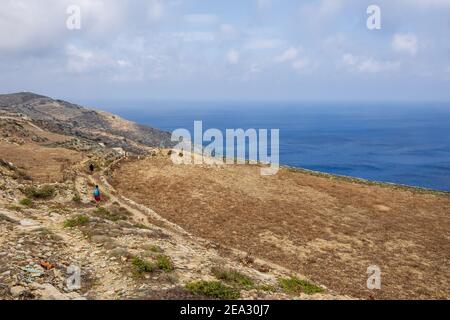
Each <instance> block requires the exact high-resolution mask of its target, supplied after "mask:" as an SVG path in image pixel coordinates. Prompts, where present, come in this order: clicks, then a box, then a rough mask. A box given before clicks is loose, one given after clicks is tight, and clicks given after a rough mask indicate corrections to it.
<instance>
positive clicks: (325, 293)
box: [0, 94, 349, 300]
mask: <svg viewBox="0 0 450 320" xmlns="http://www.w3.org/2000/svg"><path fill="white" fill-rule="evenodd" d="M1 101H2V105H3V106H2V107H1V110H2V113H1V114H0V233H1V234H2V236H1V237H0V299H6V300H8V299H15V300H17V299H18V300H22V299H71V300H73V299H238V298H242V299H342V298H349V297H346V296H342V295H339V294H338V293H337V292H335V291H332V290H328V289H326V288H324V287H322V286H320V284H313V283H312V282H309V280H307V279H305V278H304V277H303V276H302V275H301V274H296V273H293V272H292V271H291V270H289V269H286V268H284V267H281V266H279V265H277V264H274V263H272V262H269V261H265V260H264V259H261V258H259V257H256V256H251V255H249V254H248V253H247V252H246V251H245V250H237V249H234V248H232V247H230V248H227V250H226V252H225V251H223V249H224V248H225V247H224V246H222V245H221V244H218V243H216V242H213V241H209V240H207V239H203V238H200V237H197V236H196V235H194V234H191V233H188V232H186V231H185V230H184V229H183V228H181V227H180V226H178V225H176V224H174V223H172V222H170V221H168V220H167V219H165V218H164V217H162V216H161V215H160V214H159V213H157V212H155V211H153V209H152V208H151V207H147V206H145V205H144V204H140V203H136V202H135V201H133V200H131V199H128V198H126V197H125V196H124V195H122V194H121V193H119V192H117V191H116V190H115V188H114V187H112V186H111V185H110V184H109V183H108V177H109V176H110V174H111V173H110V170H111V168H113V167H115V165H116V164H117V163H118V162H120V161H121V160H123V159H125V158H126V159H136V160H137V159H138V158H137V157H136V156H137V155H139V157H140V158H153V157H156V158H158V157H165V158H169V155H168V151H167V150H165V149H160V148H150V147H149V145H150V144H148V145H147V144H145V145H144V144H140V143H139V141H148V140H146V138H144V137H140V136H137V137H136V141H134V140H133V141H130V140H129V138H126V140H127V142H126V144H120V145H121V146H122V147H124V148H125V147H129V146H131V147H130V148H128V151H130V152H133V151H135V150H136V151H137V152H136V153H135V154H134V155H133V154H130V156H128V157H124V154H123V152H121V151H120V150H117V148H115V147H116V146H117V144H116V142H117V141H120V136H119V135H118V133H119V132H125V133H126V134H128V133H130V132H131V133H132V134H133V135H139V134H140V132H141V131H139V129H136V128H140V127H139V126H137V125H135V124H133V123H131V122H128V121H125V120H122V119H120V118H118V117H115V116H113V115H110V114H107V113H103V112H100V111H90V110H87V109H85V108H82V107H78V106H74V105H70V104H67V103H63V102H59V101H55V100H52V99H49V98H45V97H41V96H37V95H33V94H19V95H13V96H1ZM88 115H92V116H93V119H94V120H92V119H89V116H88ZM108 117H110V119H108ZM75 119H76V120H75ZM105 119H106V120H105ZM111 119H114V121H112V120H111ZM74 121H77V122H78V123H81V125H80V126H75V125H70V123H73V122H74ZM93 121H94V122H95V123H93V124H92V127H95V129H90V128H89V124H90V123H92V122H93ZM143 130H151V132H153V129H143ZM94 131H95V135H99V134H102V139H104V136H107V137H108V138H109V139H110V140H108V141H106V142H105V140H102V141H101V142H102V143H99V141H98V140H97V139H94V140H93V139H90V137H92V136H93V132H94ZM111 132H113V133H111ZM155 132H159V131H157V130H156V131H155ZM158 134H161V135H162V136H163V137H166V134H165V133H161V132H159V133H158ZM127 137H130V135H127ZM156 137H157V136H154V137H153V138H152V139H156ZM155 141H156V140H155ZM156 142H158V141H156ZM162 142H163V143H164V140H163V141H162ZM113 147H114V148H113ZM143 154H146V156H143ZM91 163H92V164H94V165H95V172H94V174H90V172H89V170H88V166H89V164H91ZM95 185H100V188H101V190H102V192H103V200H102V202H101V204H100V205H99V206H96V204H95V203H93V201H92V196H91V194H92V190H93V187H94V186H95ZM73 267H76V268H80V269H79V270H80V281H81V282H80V285H81V286H80V287H76V288H74V287H71V286H70V282H68V280H70V279H73V278H71V276H73V274H72V272H73V271H74V270H77V269H71V268H73ZM75 283H76V282H75Z"/></svg>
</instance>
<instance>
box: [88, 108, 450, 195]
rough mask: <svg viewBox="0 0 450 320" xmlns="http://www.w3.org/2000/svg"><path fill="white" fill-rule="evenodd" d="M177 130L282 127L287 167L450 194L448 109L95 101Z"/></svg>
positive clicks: (283, 158)
mask: <svg viewBox="0 0 450 320" xmlns="http://www.w3.org/2000/svg"><path fill="white" fill-rule="evenodd" d="M90 105H95V106H97V107H98V108H101V109H105V110H108V111H111V112H114V113H117V114H119V115H121V116H122V117H124V118H127V119H129V120H133V121H136V122H138V123H141V124H146V125H150V126H153V127H157V128H161V129H164V130H168V131H172V130H174V129H177V128H187V129H189V130H191V132H192V130H193V123H194V121H195V120H202V121H203V127H204V130H206V129H208V128H218V129H221V130H225V129H226V128H243V129H248V128H256V129H258V128H267V129H271V128H274V129H280V162H281V163H282V164H286V165H290V166H295V167H302V168H307V169H311V170H317V171H322V172H327V173H334V174H340V175H347V176H354V177H360V178H365V179H370V180H376V181H383V182H392V183H400V184H406V185H413V186H420V187H426V188H432V189H438V190H446V191H450V105H444V104H409V105H406V104H403V105H402V104H363V105H357V104H352V105H344V104H339V105H338V104H334V105H331V104H329V105H324V104H320V105H319V104H309V105H307V104H303V105H296V104H286V103H284V104H275V103H273V104H268V103H258V104H257V103H252V104H249V103H244V104H238V103H205V102H203V103H181V102H178V103H175V102H173V103H167V102H148V103H119V102H91V103H90Z"/></svg>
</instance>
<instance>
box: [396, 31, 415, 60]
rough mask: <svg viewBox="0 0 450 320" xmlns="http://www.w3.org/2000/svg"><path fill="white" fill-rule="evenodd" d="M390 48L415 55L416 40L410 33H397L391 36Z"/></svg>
mask: <svg viewBox="0 0 450 320" xmlns="http://www.w3.org/2000/svg"><path fill="white" fill-rule="evenodd" d="M391 45H392V49H394V51H396V52H405V53H409V54H411V55H415V54H416V53H417V50H418V40H417V37H416V35H414V34H412V33H397V34H395V35H394V37H393V38H392V42H391Z"/></svg>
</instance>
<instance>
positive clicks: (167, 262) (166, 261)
mask: <svg viewBox="0 0 450 320" xmlns="http://www.w3.org/2000/svg"><path fill="white" fill-rule="evenodd" d="M156 267H157V268H158V269H159V270H162V271H165V272H171V271H173V269H174V266H173V262H172V260H171V259H170V258H169V257H167V256H165V255H159V256H157V257H156Z"/></svg>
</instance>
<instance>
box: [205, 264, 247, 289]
mask: <svg viewBox="0 0 450 320" xmlns="http://www.w3.org/2000/svg"><path fill="white" fill-rule="evenodd" d="M211 272H212V274H213V275H214V276H215V277H216V278H217V279H219V280H223V281H224V282H226V283H228V284H230V285H232V286H236V287H245V288H249V287H252V286H253V281H252V279H250V278H249V277H247V276H246V275H244V274H242V273H240V272H238V271H235V270H227V269H223V268H213V269H212V270H211Z"/></svg>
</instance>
